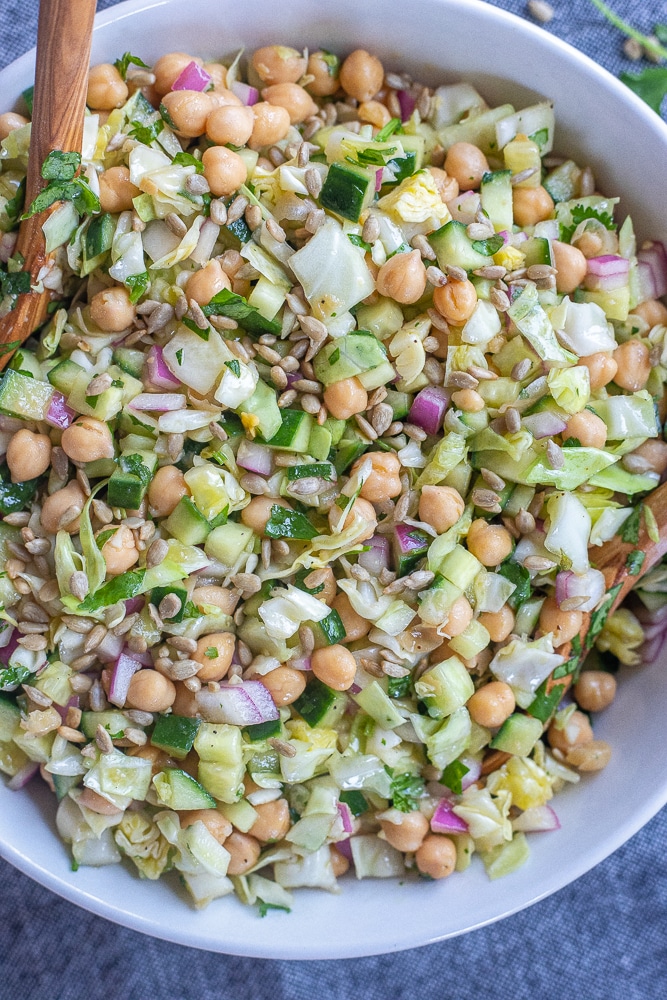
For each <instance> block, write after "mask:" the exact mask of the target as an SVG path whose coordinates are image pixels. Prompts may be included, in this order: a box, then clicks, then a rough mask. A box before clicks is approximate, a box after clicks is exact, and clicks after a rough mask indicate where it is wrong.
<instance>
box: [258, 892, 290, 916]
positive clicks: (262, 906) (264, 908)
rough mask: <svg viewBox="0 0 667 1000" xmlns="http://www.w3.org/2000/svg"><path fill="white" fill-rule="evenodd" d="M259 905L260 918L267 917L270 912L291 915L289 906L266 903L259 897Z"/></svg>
mask: <svg viewBox="0 0 667 1000" xmlns="http://www.w3.org/2000/svg"><path fill="white" fill-rule="evenodd" d="M257 905H258V908H259V915H260V917H265V916H266V915H267V913H268V912H269V910H282V911H283V913H291V912H292V911H291V910H290V908H289V906H279V905H278V904H277V903H265V902H264V900H263V899H260V898H259V896H258V897H257Z"/></svg>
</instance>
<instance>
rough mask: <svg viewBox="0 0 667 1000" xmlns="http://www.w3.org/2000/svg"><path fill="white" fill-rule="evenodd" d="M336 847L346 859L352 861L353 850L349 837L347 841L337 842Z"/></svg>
mask: <svg viewBox="0 0 667 1000" xmlns="http://www.w3.org/2000/svg"><path fill="white" fill-rule="evenodd" d="M334 847H335V848H336V850H337V851H338V853H339V854H342V855H343V857H344V858H347V860H348V861H352V848H351V847H350V838H349V837H348V838H347V840H338V841H336V843H335V844H334Z"/></svg>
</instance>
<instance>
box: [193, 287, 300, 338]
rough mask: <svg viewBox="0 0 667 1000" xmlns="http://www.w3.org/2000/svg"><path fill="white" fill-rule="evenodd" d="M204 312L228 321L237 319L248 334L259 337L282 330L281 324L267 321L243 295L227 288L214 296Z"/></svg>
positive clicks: (204, 308) (206, 314)
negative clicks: (223, 317) (222, 317)
mask: <svg viewBox="0 0 667 1000" xmlns="http://www.w3.org/2000/svg"><path fill="white" fill-rule="evenodd" d="M202 312H203V313H204V316H227V318H228V319H235V320H236V322H237V323H238V324H239V326H240V327H242V328H243V329H244V330H245V331H246V333H254V334H256V335H257V336H261V335H262V334H263V333H273V334H279V333H280V329H281V326H280V323H277V322H276V321H275V320H270V319H266V318H265V317H264V316H262V314H261V313H260V312H259V310H258V309H255V307H254V306H251V305H250V304H249V303H248V301H247V299H245V298H244V297H243V296H242V295H236V294H235V292H230V291H228V289H226V288H223V289H222V291H220V292H218V294H217V295H214V296H213V298H212V299H211V301H210V302H209V304H208V305H207V306H203V307H202Z"/></svg>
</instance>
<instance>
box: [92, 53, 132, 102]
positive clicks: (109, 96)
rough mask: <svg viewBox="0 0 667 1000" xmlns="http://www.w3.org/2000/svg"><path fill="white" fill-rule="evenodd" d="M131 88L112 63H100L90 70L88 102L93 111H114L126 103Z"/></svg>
mask: <svg viewBox="0 0 667 1000" xmlns="http://www.w3.org/2000/svg"><path fill="white" fill-rule="evenodd" d="M129 93H130V92H129V90H128V89H127V84H126V83H125V80H123V78H122V76H121V75H120V73H119V72H118V70H117V69H116V67H115V66H112V64H111V63H98V65H97V66H91V67H90V70H89V71H88V95H87V97H86V104H87V105H88V107H89V108H92V110H93V111H112V110H113V109H114V108H120V107H121V105H123V104H125V101H126V100H127V98H128V94H129Z"/></svg>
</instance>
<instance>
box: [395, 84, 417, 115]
mask: <svg viewBox="0 0 667 1000" xmlns="http://www.w3.org/2000/svg"><path fill="white" fill-rule="evenodd" d="M396 96H397V97H398V103H399V104H400V106H401V121H402V122H406V121H407V120H408V119H409V117H410V115H411V114H412V112H413V111H414V110H415V106H416V104H417V101H416V99H415V98H414V97H413V96H412V94H411V93H410V91H409V90H397V91H396Z"/></svg>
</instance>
